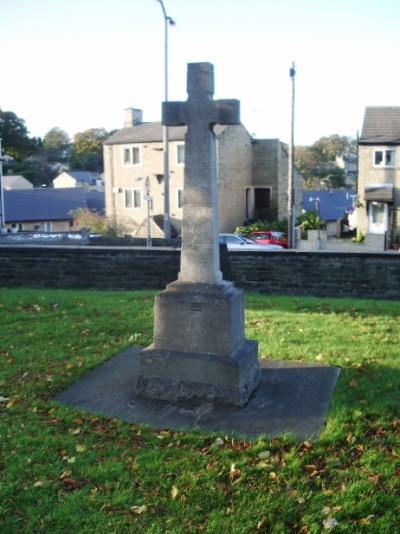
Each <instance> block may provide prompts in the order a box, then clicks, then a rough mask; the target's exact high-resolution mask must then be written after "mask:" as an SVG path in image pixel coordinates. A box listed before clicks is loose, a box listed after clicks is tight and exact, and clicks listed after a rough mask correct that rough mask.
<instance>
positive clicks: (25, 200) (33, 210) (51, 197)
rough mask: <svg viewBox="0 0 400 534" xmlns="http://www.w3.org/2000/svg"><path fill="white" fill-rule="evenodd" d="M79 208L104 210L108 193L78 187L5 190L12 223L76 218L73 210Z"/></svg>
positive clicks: (5, 200) (6, 217)
mask: <svg viewBox="0 0 400 534" xmlns="http://www.w3.org/2000/svg"><path fill="white" fill-rule="evenodd" d="M78 208H88V209H91V210H94V209H96V210H97V211H99V212H102V211H104V193H101V192H98V191H90V192H87V191H85V190H84V189H81V188H78V187H71V188H65V189H61V188H60V189H52V188H37V189H15V190H8V191H7V190H6V191H4V211H5V219H6V222H8V223H14V222H28V221H29V222H31V221H65V220H72V218H73V217H72V211H73V210H76V209H78Z"/></svg>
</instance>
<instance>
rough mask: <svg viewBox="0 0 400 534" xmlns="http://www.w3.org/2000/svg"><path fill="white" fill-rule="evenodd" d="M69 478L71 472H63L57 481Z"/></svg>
mask: <svg viewBox="0 0 400 534" xmlns="http://www.w3.org/2000/svg"><path fill="white" fill-rule="evenodd" d="M69 476H71V471H63V472H62V473H61V475H60V476H59V477H58V478H59V480H62V479H63V478H68V477H69Z"/></svg>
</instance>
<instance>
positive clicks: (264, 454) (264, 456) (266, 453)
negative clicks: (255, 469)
mask: <svg viewBox="0 0 400 534" xmlns="http://www.w3.org/2000/svg"><path fill="white" fill-rule="evenodd" d="M257 456H258V458H260V460H266V459H267V458H269V457H270V456H271V452H270V451H261V452H259V453H258V454H257Z"/></svg>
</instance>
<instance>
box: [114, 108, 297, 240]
mask: <svg viewBox="0 0 400 534" xmlns="http://www.w3.org/2000/svg"><path fill="white" fill-rule="evenodd" d="M214 132H215V134H216V138H217V165H218V189H219V216H220V231H221V232H232V231H234V230H235V228H236V227H237V226H239V225H242V224H243V222H244V221H245V220H249V219H256V218H260V217H265V216H268V217H269V218H270V219H278V218H279V219H282V218H285V217H287V183H288V178H287V176H288V155H287V150H286V147H285V145H284V144H283V143H281V142H280V141H279V140H277V139H266V140H254V139H252V137H251V136H250V134H249V133H248V132H247V130H246V128H245V127H244V126H243V125H242V124H239V125H235V126H220V125H216V126H215V127H214ZM185 133H186V127H185V126H174V127H170V128H169V165H170V218H171V225H172V227H173V228H174V229H175V231H176V233H179V232H180V228H181V220H182V203H183V182H184V164H185V161H184V157H185V151H184V146H185V144H184V143H185ZM146 178H148V183H149V185H150V194H149V197H151V202H152V223H151V224H152V235H153V237H162V236H163V230H162V220H163V217H162V214H163V209H164V201H163V190H164V184H163V181H164V176H163V131H162V125H161V123H159V122H148V123H146V122H143V121H142V112H141V110H137V109H132V108H129V109H127V110H125V121H124V127H123V128H122V129H121V130H118V131H117V132H116V133H114V134H113V135H111V137H109V138H108V139H107V140H106V141H105V143H104V181H105V197H106V214H107V216H108V217H109V218H110V219H111V220H112V222H113V224H114V226H115V227H116V228H117V229H118V230H119V231H120V232H122V233H125V234H131V235H140V236H143V235H144V233H145V232H146V231H147V222H146V221H147V209H148V206H147V202H146V199H147V198H148V197H147V195H146V191H145V184H146ZM296 184H297V185H296V192H297V194H296V202H297V206H298V209H300V205H301V200H302V199H301V192H302V179H301V177H300V175H299V174H296Z"/></svg>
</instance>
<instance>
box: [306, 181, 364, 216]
mask: <svg viewBox="0 0 400 534" xmlns="http://www.w3.org/2000/svg"><path fill="white" fill-rule="evenodd" d="M356 197H357V193H356V191H354V190H349V191H347V190H344V189H329V190H322V191H304V192H303V209H304V210H305V211H316V210H315V207H316V200H315V199H316V198H319V216H320V217H321V219H322V220H323V221H337V220H338V219H341V218H342V217H343V216H344V215H345V214H346V213H349V212H350V211H351V210H352V208H353V204H354V201H355V198H356Z"/></svg>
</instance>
